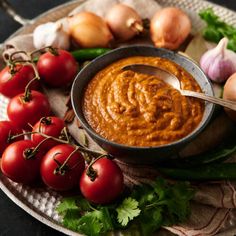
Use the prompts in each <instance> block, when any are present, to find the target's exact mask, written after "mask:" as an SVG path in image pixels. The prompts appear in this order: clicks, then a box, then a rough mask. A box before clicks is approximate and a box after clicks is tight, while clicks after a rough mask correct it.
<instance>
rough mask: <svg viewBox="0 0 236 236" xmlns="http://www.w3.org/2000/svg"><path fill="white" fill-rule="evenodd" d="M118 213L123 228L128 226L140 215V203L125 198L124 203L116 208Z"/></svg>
mask: <svg viewBox="0 0 236 236" xmlns="http://www.w3.org/2000/svg"><path fill="white" fill-rule="evenodd" d="M116 211H117V213H118V216H117V219H118V222H119V223H120V224H121V225H122V226H126V225H127V224H128V223H129V221H130V220H133V219H134V218H135V217H136V216H138V215H139V214H140V209H139V208H138V202H137V201H136V200H135V199H133V198H131V197H128V198H125V199H124V201H123V202H122V203H121V204H120V205H119V206H118V207H117V208H116Z"/></svg>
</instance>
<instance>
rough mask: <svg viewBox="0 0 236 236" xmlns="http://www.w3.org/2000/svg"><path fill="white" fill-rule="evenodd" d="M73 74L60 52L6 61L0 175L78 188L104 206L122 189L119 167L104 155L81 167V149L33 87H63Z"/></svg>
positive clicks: (0, 80) (1, 79) (1, 80)
mask: <svg viewBox="0 0 236 236" xmlns="http://www.w3.org/2000/svg"><path fill="white" fill-rule="evenodd" d="M31 62H32V61H31ZM76 73H77V63H76V61H75V59H74V58H73V57H72V55H71V54H70V53H69V52H67V51H65V50H56V51H53V52H52V51H48V52H45V53H44V54H42V55H41V56H40V57H39V60H38V62H37V64H36V65H35V64H32V63H31V64H30V63H28V64H27V63H19V62H18V61H17V60H15V61H12V62H11V61H10V65H8V66H6V67H5V68H4V69H3V70H2V71H1V72H0V93H1V94H3V95H4V96H6V97H8V98H9V103H8V106H7V115H8V118H9V120H6V121H0V143H1V146H0V156H1V171H2V173H3V174H4V175H5V176H7V177H8V178H10V179H11V180H13V181H15V182H18V183H23V184H33V183H35V182H36V181H39V180H40V179H41V180H42V181H43V182H44V183H45V184H46V185H47V186H48V187H50V188H52V189H54V190H57V191H67V190H70V189H72V188H80V190H81V192H82V194H83V195H84V196H85V197H86V198H87V199H88V200H90V201H92V202H94V203H98V204H105V203H109V202H111V201H113V200H114V199H115V198H116V197H117V196H118V195H119V194H120V193H121V192H122V190H123V187H124V182H123V174H122V172H121V170H120V168H119V167H118V165H117V164H116V163H115V162H114V161H112V160H110V159H108V158H107V157H101V158H98V159H97V160H93V161H92V163H90V164H88V165H87V164H86V162H85V159H84V156H83V152H84V150H83V151H81V150H80V149H81V148H80V146H77V145H75V144H73V143H71V142H70V139H69V138H68V137H69V136H68V134H67V131H66V125H65V123H64V121H63V120H62V119H61V118H59V117H56V116H53V114H52V112H51V107H50V104H49V101H48V98H47V97H46V95H45V94H43V93H42V92H41V90H40V86H39V81H40V82H41V81H42V82H44V83H45V84H47V85H49V86H51V87H62V86H63V87H64V86H67V85H68V84H70V83H71V82H72V81H73V79H74V77H75V75H76ZM37 77H39V78H40V80H38V79H39V78H37ZM35 78H36V80H35Z"/></svg>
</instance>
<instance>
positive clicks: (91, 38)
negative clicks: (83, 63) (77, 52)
mask: <svg viewBox="0 0 236 236" xmlns="http://www.w3.org/2000/svg"><path fill="white" fill-rule="evenodd" d="M68 21H69V31H70V35H71V36H72V38H73V39H74V40H75V42H76V43H77V44H79V46H81V47H83V48H93V47H108V46H109V43H110V42H111V40H112V39H113V35H112V33H111V32H110V30H109V28H108V26H107V24H106V22H105V21H104V20H103V19H102V18H101V17H100V16H98V15H96V14H94V13H92V12H81V13H78V14H76V15H73V16H70V17H68Z"/></svg>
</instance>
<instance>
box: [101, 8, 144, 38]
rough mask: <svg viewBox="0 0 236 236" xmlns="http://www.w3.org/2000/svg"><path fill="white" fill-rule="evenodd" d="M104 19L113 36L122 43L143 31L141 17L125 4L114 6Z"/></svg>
mask: <svg viewBox="0 0 236 236" xmlns="http://www.w3.org/2000/svg"><path fill="white" fill-rule="evenodd" d="M105 19H106V22H107V24H108V26H109V28H110V29H111V31H112V33H113V35H114V36H115V37H116V38H117V39H118V40H120V41H122V42H123V41H127V40H129V39H131V38H133V37H134V36H135V35H137V34H139V33H140V32H142V31H143V24H142V19H141V17H140V16H139V14H138V13H137V12H136V11H135V10H134V9H133V8H131V7H129V6H127V5H125V4H116V5H114V6H113V7H112V8H111V9H110V10H109V11H108V13H107V15H106V17H105Z"/></svg>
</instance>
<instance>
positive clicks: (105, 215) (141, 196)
mask: <svg viewBox="0 0 236 236" xmlns="http://www.w3.org/2000/svg"><path fill="white" fill-rule="evenodd" d="M193 196H194V190H193V188H192V187H191V186H190V185H189V183H186V182H177V183H169V182H168V181H166V180H164V179H162V178H159V179H157V180H156V181H155V182H153V183H150V184H148V185H142V186H137V187H135V188H134V189H133V190H132V192H130V193H127V194H126V195H124V196H123V198H121V199H120V200H119V201H117V202H116V203H113V204H112V205H94V204H92V203H90V202H88V201H87V200H86V199H85V198H83V197H82V196H75V197H70V198H64V199H63V200H62V202H61V203H60V205H59V206H58V207H57V211H58V213H59V214H60V215H62V216H63V221H62V223H63V225H64V226H65V227H67V228H69V229H71V230H73V231H77V232H79V233H83V234H85V235H88V236H97V235H101V234H104V233H106V232H109V231H113V230H126V231H131V230H135V231H136V233H137V232H139V233H140V234H141V235H150V234H151V233H153V232H155V231H156V230H158V229H159V228H160V227H161V226H170V225H174V224H178V223H181V222H184V221H186V220H187V218H188V217H189V215H190V200H191V199H192V198H193Z"/></svg>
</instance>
